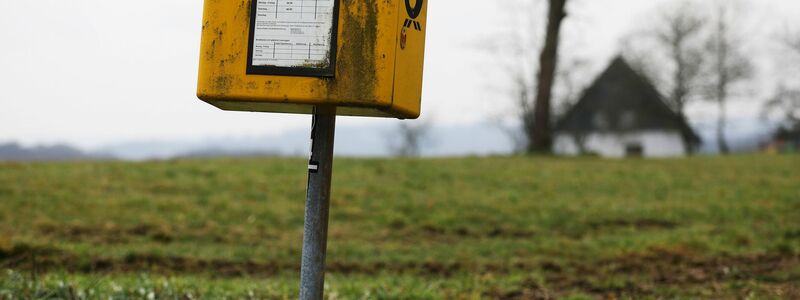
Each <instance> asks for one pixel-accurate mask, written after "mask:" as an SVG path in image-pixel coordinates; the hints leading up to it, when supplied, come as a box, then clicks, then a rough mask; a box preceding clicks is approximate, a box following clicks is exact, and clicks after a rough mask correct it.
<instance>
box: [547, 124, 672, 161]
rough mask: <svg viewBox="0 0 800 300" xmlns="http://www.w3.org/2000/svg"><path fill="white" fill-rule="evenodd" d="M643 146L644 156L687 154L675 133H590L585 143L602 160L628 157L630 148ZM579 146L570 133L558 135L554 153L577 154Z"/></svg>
mask: <svg viewBox="0 0 800 300" xmlns="http://www.w3.org/2000/svg"><path fill="white" fill-rule="evenodd" d="M634 144H638V145H641V146H642V147H643V153H642V155H643V156H644V157H674V156H683V155H686V151H685V149H684V141H683V137H682V136H681V133H680V132H679V131H677V130H675V131H657V130H648V131H634V132H629V133H598V132H595V133H590V134H588V135H587V136H586V138H585V140H584V145H585V148H586V150H587V151H588V152H593V153H597V154H599V155H600V156H603V157H625V154H626V153H625V152H626V147H627V146H628V145H634ZM578 149H579V148H578V146H577V144H576V143H575V138H574V137H573V135H571V134H567V133H564V132H556V134H555V141H554V143H553V152H555V153H556V154H558V155H578V154H579V153H578V152H579V151H578Z"/></svg>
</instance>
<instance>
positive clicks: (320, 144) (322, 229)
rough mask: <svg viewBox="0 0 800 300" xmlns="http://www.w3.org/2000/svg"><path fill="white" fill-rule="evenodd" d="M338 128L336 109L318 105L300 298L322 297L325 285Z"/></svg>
mask: <svg viewBox="0 0 800 300" xmlns="http://www.w3.org/2000/svg"><path fill="white" fill-rule="evenodd" d="M335 127H336V108H335V107H317V108H316V110H315V111H314V121H313V123H312V126H311V159H309V161H308V190H307V194H306V213H305V225H304V226H303V261H302V263H301V266H300V299H301V300H321V299H322V290H323V287H324V285H325V250H326V247H327V243H328V208H329V206H330V194H331V173H332V171H333V137H334V131H335Z"/></svg>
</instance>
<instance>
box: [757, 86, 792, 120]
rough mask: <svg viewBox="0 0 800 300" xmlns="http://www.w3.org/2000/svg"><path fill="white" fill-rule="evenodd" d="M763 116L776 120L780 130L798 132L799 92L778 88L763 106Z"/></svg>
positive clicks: (782, 87)
mask: <svg viewBox="0 0 800 300" xmlns="http://www.w3.org/2000/svg"><path fill="white" fill-rule="evenodd" d="M763 114H764V116H765V117H766V118H774V119H777V120H778V122H779V126H780V127H781V128H782V129H785V130H789V131H793V130H800V90H798V89H789V88H787V87H786V86H784V85H781V86H779V87H778V89H777V91H776V92H775V95H774V96H773V97H772V98H771V99H769V100H768V101H767V102H766V103H765V104H764V111H763Z"/></svg>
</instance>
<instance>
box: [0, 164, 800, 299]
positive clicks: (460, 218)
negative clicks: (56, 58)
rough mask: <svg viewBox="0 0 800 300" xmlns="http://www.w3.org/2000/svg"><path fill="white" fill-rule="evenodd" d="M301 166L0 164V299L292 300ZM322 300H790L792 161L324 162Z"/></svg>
mask: <svg viewBox="0 0 800 300" xmlns="http://www.w3.org/2000/svg"><path fill="white" fill-rule="evenodd" d="M305 167H306V162H305V161H304V160H303V159H284V158H269V159H218V160H177V161H161V162H145V163H124V162H79V163H0V270H2V274H0V299H29V298H66V299H81V298H89V299H99V298H102V299H109V297H111V298H114V299H198V298H210V299H218V298H224V297H227V298H232V299H240V298H245V299H291V298H296V295H297V290H298V285H299V284H298V278H299V261H300V247H301V241H302V224H303V205H304V201H305V183H306V180H305ZM328 249H329V251H328V275H327V282H326V285H327V286H326V295H327V296H328V297H329V298H331V299H483V298H489V299H495V298H498V299H550V298H571V299H594V298H637V299H639V298H726V299H727V298H755V299H792V298H794V299H800V156H796V155H794V156H733V157H722V158H714V157H695V158H689V159H675V160H600V159H593V158H575V159H561V158H530V157H490V158H453V159H337V160H336V163H335V171H334V188H333V195H332V206H331V224H330V236H329V244H328Z"/></svg>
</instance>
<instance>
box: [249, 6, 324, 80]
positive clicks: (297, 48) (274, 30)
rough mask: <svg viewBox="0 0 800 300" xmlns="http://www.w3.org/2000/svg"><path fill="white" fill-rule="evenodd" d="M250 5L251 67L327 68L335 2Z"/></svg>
mask: <svg viewBox="0 0 800 300" xmlns="http://www.w3.org/2000/svg"><path fill="white" fill-rule="evenodd" d="M254 1H258V2H257V4H256V14H255V25H254V31H253V33H254V34H253V36H252V38H253V41H252V43H253V44H252V45H253V57H252V65H253V66H275V67H305V68H321V69H322V68H328V67H329V66H330V57H329V56H330V51H331V32H332V29H333V23H334V22H333V18H334V1H336V0H254Z"/></svg>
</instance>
